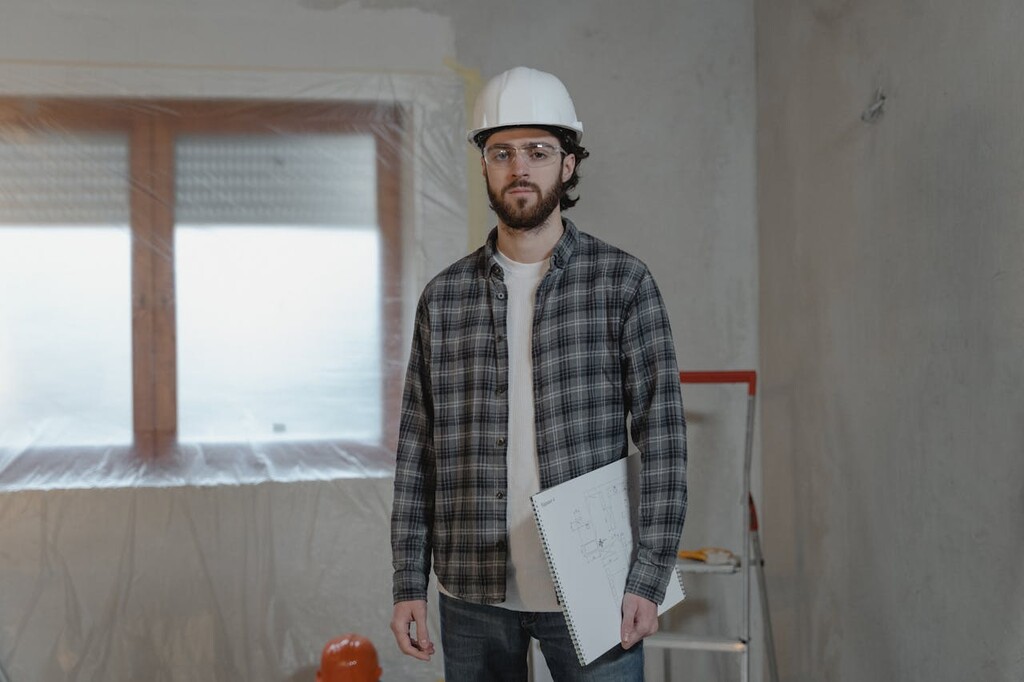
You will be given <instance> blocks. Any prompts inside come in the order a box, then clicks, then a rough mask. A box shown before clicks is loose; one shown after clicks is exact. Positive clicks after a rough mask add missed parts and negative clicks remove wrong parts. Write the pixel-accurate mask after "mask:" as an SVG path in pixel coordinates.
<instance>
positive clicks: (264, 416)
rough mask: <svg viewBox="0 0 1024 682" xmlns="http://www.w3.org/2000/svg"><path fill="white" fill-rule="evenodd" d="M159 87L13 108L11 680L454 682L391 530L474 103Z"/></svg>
mask: <svg viewBox="0 0 1024 682" xmlns="http://www.w3.org/2000/svg"><path fill="white" fill-rule="evenodd" d="M135 77H136V75H131V76H130V77H126V78H127V80H128V81H130V79H131V78H135ZM221 77H222V76H217V78H221ZM164 78H165V80H166V83H165V86H166V87H163V88H160V90H161V91H160V94H159V96H148V97H130V96H126V95H125V94H124V93H125V92H130V91H132V89H131V88H130V87H128V88H126V87H119V86H118V85H117V84H111V87H110V88H108V90H109V91H110V92H116V93H117V97H116V98H111V97H109V96H107V95H105V94H101V95H89V96H85V95H83V96H78V95H76V96H75V97H59V98H58V97H54V96H52V94H39V95H36V96H26V97H6V98H0V680H3V682H6V680H5V679H4V675H6V679H7V680H10V681H11V682H23V681H26V680H33V681H37V680H45V681H50V680H104V681H115V680H147V681H150V680H153V681H156V680H175V681H176V680H181V681H185V680H188V681H189V682H196V681H203V680H210V681H213V680H217V681H223V680H239V681H242V680H244V681H246V682H253V681H259V680H266V681H270V680H296V681H298V680H310V681H312V680H313V678H314V676H315V672H316V669H317V665H318V662H319V655H320V651H321V648H322V646H323V645H324V643H325V642H326V641H327V640H328V639H330V638H331V637H334V636H336V635H339V634H343V633H345V632H353V631H354V632H360V633H362V634H364V635H366V636H368V637H370V639H371V640H372V641H373V642H374V643H375V644H376V646H377V649H378V653H379V655H380V658H381V664H382V667H383V669H384V676H385V679H401V680H420V679H422V680H436V679H438V678H439V677H440V675H441V672H440V671H441V665H440V656H437V657H435V660H434V661H433V662H431V663H429V664H424V663H420V662H417V661H414V660H412V659H410V658H408V657H404V656H402V655H401V654H400V653H399V652H398V651H397V649H396V648H395V646H394V644H393V638H392V636H391V633H390V631H389V630H388V623H389V621H390V617H391V566H390V546H389V539H388V526H389V518H390V506H391V486H392V480H391V476H392V473H393V467H394V459H395V442H396V440H397V430H398V414H399V410H400V404H401V391H402V382H403V379H404V371H405V363H406V358H407V354H408V345H409V335H410V332H411V322H412V316H413V312H414V309H415V304H416V298H417V296H418V293H419V291H420V290H421V288H422V287H423V285H424V284H425V283H426V281H427V280H429V278H430V277H432V276H433V275H434V274H435V273H436V272H437V271H438V270H440V269H441V268H442V267H443V266H445V265H446V264H448V263H449V262H451V261H453V260H454V259H456V258H457V257H459V256H460V255H462V254H463V253H464V252H465V250H466V244H467V236H466V235H467V224H466V210H465V205H466V175H465V168H466V166H465V164H466V155H465V147H464V142H463V138H462V131H463V128H464V125H463V110H464V97H463V92H462V83H461V82H460V81H459V79H458V78H457V77H456V76H454V75H395V74H391V75H371V74H360V75H350V76H344V75H337V74H335V75H333V76H332V77H331V78H330V79H329V82H327V81H324V82H311V81H310V79H309V77H308V76H304V77H303V78H296V79H295V85H294V90H293V91H289V90H288V86H282V85H281V82H280V81H277V82H276V85H275V86H274V87H273V88H270V89H268V91H267V92H262V93H261V92H259V91H258V90H259V89H258V87H257V88H256V90H257V91H256V92H247V93H245V94H240V93H238V92H233V91H225V93H222V94H218V95H217V96H213V95H211V94H210V91H211V90H215V88H211V87H210V83H205V84H203V87H201V88H199V89H201V90H202V92H196V91H195V90H196V88H192V89H190V88H189V87H188V86H187V85H186V84H185V82H184V81H182V80H178V76H177V75H175V74H170V75H165V76H164ZM206 79H207V80H216V78H213V77H211V76H206ZM36 85H38V84H36ZM236 87H237V83H236ZM39 89H40V90H47V88H39ZM50 89H51V90H53V89H58V88H50ZM94 89H95V88H94ZM100 89H101V90H102V88H100ZM433 617H435V618H436V615H433ZM437 631H438V629H437V628H436V626H435V629H434V632H437Z"/></svg>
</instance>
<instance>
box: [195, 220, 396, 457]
mask: <svg viewBox="0 0 1024 682" xmlns="http://www.w3.org/2000/svg"><path fill="white" fill-rule="evenodd" d="M380 253H381V245H380V236H379V233H378V230H377V228H376V227H375V226H369V227H353V226H344V227H338V228H323V227H302V226H287V227H261V226H237V225H232V226H230V227H225V226H199V225H178V227H177V229H176V233H175V263H176V274H175V278H176V284H177V291H178V295H177V319H178V425H179V429H178V435H179V440H180V441H182V442H197V441H201V442H238V441H271V440H304V439H327V438H331V439H334V438H340V439H351V440H359V441H365V442H377V441H379V440H380V438H381V431H382V426H381V422H382V385H381V383H382V368H381V365H382V357H383V350H382V336H381V334H382V329H381V327H382V319H381V294H380V285H379V281H380V258H381V256H380Z"/></svg>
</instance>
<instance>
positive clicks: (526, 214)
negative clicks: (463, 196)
mask: <svg viewBox="0 0 1024 682" xmlns="http://www.w3.org/2000/svg"><path fill="white" fill-rule="evenodd" d="M519 187H525V188H527V189H532V190H533V191H534V192H536V193H537V194H538V195H540V199H538V201H537V204H536V205H535V206H534V207H533V208H526V207H525V204H526V202H527V201H528V198H527V197H522V198H520V197H513V198H511V199H508V200H505V199H504V196H505V193H506V192H509V191H511V190H513V189H516V188H519ZM563 187H564V183H563V182H562V176H561V175H559V176H558V178H557V179H556V180H555V184H554V185H553V186H552V187H551V189H550V190H549V191H548V192H547V193H544V192H542V191H541V189H540V187H538V186H537V185H535V184H533V183H532V182H527V181H526V180H516V181H515V182H513V183H510V184H509V185H507V186H505V187H504V188H502V190H501V196H499V195H498V194H496V193H495V192H494V190H493V189H491V183H489V182H488V183H487V197H488V198H489V199H490V200H491V209H492V210H493V211H494V212H495V213H496V214H497V215H498V218H499V219H500V220H501V222H502V223H503V224H504V225H507V226H508V227H511V228H512V229H516V230H533V229H535V228H537V227H540V226H541V225H543V224H544V222H545V221H546V220H547V219H548V217H549V216H550V215H551V212H552V211H554V210H555V207H556V206H558V203H559V202H560V201H561V200H562V194H563V193H564V190H563Z"/></svg>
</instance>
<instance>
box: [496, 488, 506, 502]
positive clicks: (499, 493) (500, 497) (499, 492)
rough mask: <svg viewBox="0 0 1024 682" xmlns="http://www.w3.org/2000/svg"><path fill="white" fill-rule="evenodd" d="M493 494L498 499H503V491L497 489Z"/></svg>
mask: <svg viewBox="0 0 1024 682" xmlns="http://www.w3.org/2000/svg"><path fill="white" fill-rule="evenodd" d="M494 496H495V497H497V498H498V499H499V500H504V499H505V491H503V490H499V491H498V492H497V493H495V495H494Z"/></svg>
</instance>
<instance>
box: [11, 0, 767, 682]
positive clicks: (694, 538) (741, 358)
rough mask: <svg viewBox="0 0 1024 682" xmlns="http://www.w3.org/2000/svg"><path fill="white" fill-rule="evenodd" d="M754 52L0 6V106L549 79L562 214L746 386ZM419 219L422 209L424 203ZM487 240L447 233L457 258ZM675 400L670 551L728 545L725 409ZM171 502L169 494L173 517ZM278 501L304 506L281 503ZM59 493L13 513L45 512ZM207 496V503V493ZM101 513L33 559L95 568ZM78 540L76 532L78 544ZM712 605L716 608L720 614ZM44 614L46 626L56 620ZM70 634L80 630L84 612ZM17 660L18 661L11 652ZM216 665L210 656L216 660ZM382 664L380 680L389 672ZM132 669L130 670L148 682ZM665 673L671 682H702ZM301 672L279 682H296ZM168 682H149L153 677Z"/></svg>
mask: <svg viewBox="0 0 1024 682" xmlns="http://www.w3.org/2000/svg"><path fill="white" fill-rule="evenodd" d="M753 37H754V17H753V7H752V5H751V3H749V2H747V1H746V0H729V1H727V2H725V1H723V0H684V1H677V0H671V1H669V0H665V1H653V0H652V1H648V2H639V3H621V2H613V1H611V0H596V1H593V2H584V1H583V0H568V1H567V2H562V3H556V4H551V3H544V2H540V1H539V0H524V1H523V2H519V3H502V2H497V1H496V0H485V1H480V0H448V1H442V0H438V1H437V2H414V1H411V0H410V1H401V0H389V1H379V2H370V1H366V2H347V3H343V2H335V1H332V0H214V1H213V2H198V1H195V0H175V2H171V3H168V2H162V1H158V0H143V1H141V2H140V1H138V0H53V1H52V2H47V3H42V4H41V3H37V2H31V1H29V0H10V1H8V2H6V3H5V5H4V17H3V21H2V22H0V93H2V94H18V93H45V94H59V95H68V96H89V95H97V94H102V95H120V96H147V95H164V96H169V95H176V94H177V95H183V94H189V95H192V96H209V97H224V96H262V97H274V96H301V97H325V96H331V95H332V93H336V92H338V88H337V85H338V83H339V82H341V81H345V82H351V79H353V78H355V79H357V80H358V79H359V78H360V76H361V75H362V74H370V75H374V74H382V73H383V74H398V77H400V78H401V79H402V83H403V84H404V85H403V88H404V89H405V91H408V92H416V91H417V90H416V87H415V84H413V85H411V86H410V85H409V84H408V82H407V81H408V78H412V79H413V80H415V79H416V78H418V77H421V76H422V77H425V78H427V79H430V78H433V77H435V76H438V75H441V76H442V77H443V76H448V75H451V73H452V70H451V68H452V67H453V66H455V65H458V66H460V67H462V68H463V69H465V70H464V71H461V72H460V73H461V74H462V75H463V76H465V77H466V81H465V83H466V88H467V90H469V91H471V90H472V87H473V85H474V83H476V84H477V85H478V84H479V79H480V78H484V79H485V78H488V77H490V76H492V75H494V74H496V73H498V72H499V71H501V70H504V69H505V68H508V67H510V66H513V65H517V64H525V65H529V66H534V67H537V68H541V69H545V70H550V71H553V72H555V73H557V74H558V75H559V76H560V77H562V78H563V80H564V81H565V82H566V83H567V84H568V86H569V88H570V90H571V91H572V93H573V96H574V98H575V101H576V106H577V109H578V111H579V114H580V116H581V118H582V120H583V121H584V123H585V125H586V130H587V133H586V144H587V145H588V147H590V149H591V151H592V152H593V157H592V158H591V159H590V160H588V161H587V163H586V164H585V167H584V168H583V169H582V172H583V176H584V179H583V181H582V183H581V185H580V192H581V195H582V200H581V202H580V205H579V206H578V207H577V208H575V209H573V210H572V211H571V212H570V214H569V215H570V216H571V217H573V218H574V219H575V220H576V221H577V222H578V224H579V225H580V226H581V227H582V228H583V229H585V230H588V231H591V232H593V233H594V234H596V235H598V236H600V237H602V238H605V239H607V240H609V241H611V242H613V243H615V244H617V245H619V246H622V247H624V248H626V249H628V250H630V251H632V252H634V253H636V254H637V255H638V256H640V257H641V258H643V259H644V260H645V261H646V262H647V263H648V264H649V265H650V267H651V269H652V271H653V272H654V274H655V277H656V278H657V280H658V282H659V284H660V286H661V288H662V290H663V293H664V295H665V298H666V300H667V302H668V306H669V312H670V316H671V319H672V322H673V325H674V328H675V332H676V338H677V346H678V355H679V360H680V363H681V364H682V365H683V366H684V367H685V368H687V369H727V368H750V367H754V366H756V364H757V339H758V329H757V246H756V235H755V162H754V151H755V150H754V111H755V109H754V103H755V102H754V47H753V46H754V42H753ZM373 82H375V83H380V82H381V81H380V80H379V79H378V80H375V81H373ZM384 82H387V81H384ZM375 92H377V91H375V90H374V91H367V92H361V93H359V95H361V96H363V97H372V96H374V94H375ZM423 123H424V124H425V125H430V123H431V122H430V121H429V120H426V121H424V122H423ZM452 144H453V145H460V144H461V142H460V141H459V140H458V139H454V140H453V141H452ZM442 156H444V155H442ZM426 165H429V164H426ZM473 170H474V169H473V167H472V166H470V171H471V172H472V171H473ZM477 188H478V189H482V186H479V185H478V186H477ZM463 189H464V188H453V187H443V188H442V192H440V198H441V200H442V201H443V202H449V201H450V200H451V197H453V196H458V194H459V193H460V192H461V191H462V190H463ZM468 194H469V195H470V196H476V195H474V194H473V192H472V191H470V192H468ZM437 198H438V197H437V196H435V197H434V199H437ZM460 198H461V197H460ZM474 200H477V199H474ZM424 207H425V208H424ZM418 208H422V209H423V210H436V209H437V207H436V206H434V205H433V204H431V200H425V201H424V202H423V203H422V204H420V205H419V206H418ZM442 208H443V210H446V211H450V212H451V215H452V216H453V219H455V218H456V217H457V218H459V219H463V217H462V216H461V214H460V213H459V211H456V210H454V209H451V208H450V207H442ZM487 227H488V224H483V225H481V224H477V223H474V224H471V225H468V226H466V228H467V231H468V233H469V234H471V235H473V238H472V239H470V244H471V245H472V246H475V245H476V244H477V243H478V242H479V238H480V237H482V235H483V233H484V231H485V230H486V228H487ZM470 244H467V245H466V248H469V246H470ZM430 246H431V245H430V244H429V243H428V244H425V245H424V248H429V247H430ZM446 248H448V247H446ZM448 250H449V251H451V254H450V256H451V258H452V259H454V258H455V257H457V256H458V255H460V253H459V252H458V251H459V249H458V248H457V247H456V248H448ZM436 251H437V249H435V252H436ZM436 256H437V254H436V253H434V254H433V255H432V256H431V258H435V257H436ZM418 274H420V275H423V274H425V273H418ZM687 402H688V406H689V407H690V408H691V410H693V417H692V421H691V425H692V427H693V430H692V434H693V436H692V439H691V452H692V455H691V471H692V472H693V479H692V480H693V481H694V483H693V488H692V492H691V509H692V511H691V514H690V518H689V522H688V527H687V531H686V541H687V544H689V545H691V546H700V545H701V544H728V543H729V542H730V540H729V539H724V540H723V534H724V533H726V532H732V531H734V530H735V529H736V528H737V527H738V526H739V522H741V519H739V518H737V516H738V514H737V513H736V511H737V510H733V513H731V514H730V513H728V512H726V513H724V514H723V513H722V512H721V511H720V509H721V504H720V502H721V500H722V499H724V498H728V497H730V496H731V493H729V492H727V490H729V489H728V488H727V486H734V485H735V483H734V482H735V480H736V476H735V474H736V469H735V462H736V460H735V459H734V458H735V457H736V456H738V455H739V454H741V453H740V448H741V447H742V435H743V434H742V408H743V404H742V401H740V402H739V403H736V402H734V401H732V398H731V396H729V395H726V394H725V393H717V392H713V393H711V394H707V395H699V394H698V392H694V393H693V394H688V395H687ZM723 461H727V462H729V463H730V466H733V470H732V471H731V472H730V471H729V470H728V469H727V468H725V467H723V466H722V462H723ZM282 485H283V486H284V488H281V487H280V486H279V487H276V488H275V491H276V492H275V494H277V495H286V494H287V486H288V484H282ZM189 494H190V493H189V491H183V492H182V493H181V499H182V503H185V501H186V500H187V499H188V497H189ZM225 494H227V493H225ZM250 494H251V495H256V494H257V493H256V492H255V491H253V492H251V493H250ZM295 494H296V495H301V494H305V493H303V492H302V490H301V489H299V488H298V487H296V489H295ZM66 495H68V493H61V492H59V491H54V492H51V493H45V494H41V495H40V496H33V497H32V498H31V499H39V503H40V505H46V504H49V505H64V504H66V503H65V502H64V501H63V496H66ZM206 495H213V498H212V499H211V500H210V501H209V503H210V504H214V505H216V504H217V501H216V492H213V493H209V492H207V493H204V499H207V498H206V497H205V496H206ZM48 496H52V498H49V499H48ZM83 496H84V497H83ZM105 499H106V494H105V491H102V490H97V491H95V493H94V495H93V496H90V495H89V494H88V493H78V494H77V496H76V497H75V500H76V501H79V500H84V501H83V502H82V504H83V505H84V507H83V508H88V509H91V510H93V512H92V513H93V514H94V518H93V522H94V526H92V527H93V528H94V529H95V531H96V534H95V535H94V536H92V537H84V538H82V537H79V538H78V539H77V540H76V542H75V543H74V544H60V545H58V546H54V547H51V551H54V552H57V553H59V554H61V555H64V556H66V558H67V560H68V563H69V564H73V565H79V566H88V565H89V561H88V554H87V553H88V552H98V551H102V547H101V544H102V542H104V541H105V540H104V539H105V538H107V537H108V535H107V534H106V533H105V531H104V525H105V524H107V525H109V521H110V519H114V518H117V517H118V514H119V513H120V511H119V509H118V508H117V506H116V505H115V504H114V503H113V502H111V503H110V504H109V505H108V506H107V507H104V500H105ZM137 499H138V504H139V505H140V506H141V507H143V508H142V509H140V514H145V513H147V510H146V509H145V508H144V507H145V505H147V504H149V502H148V501H147V499H148V498H147V496H145V495H140V496H138V498H137ZM12 504H13V503H12ZM104 509H106V511H104ZM77 527H78V528H79V529H82V532H86V533H87V531H88V528H89V527H90V526H89V524H88V523H84V524H79V525H78V526H77ZM293 530H294V529H293ZM733 536H735V533H733ZM732 539H733V540H735V537H733V538H732ZM112 541H114V540H112ZM733 546H735V544H733ZM268 551H271V552H273V551H275V550H274V548H273V547H271V548H268ZM14 555H16V552H15V550H14V549H13V548H4V551H0V575H4V574H5V573H6V569H5V568H4V566H3V563H2V562H4V561H8V560H11V557H12V556H14ZM223 560H224V561H227V562H230V558H225V559H223ZM6 574H8V575H9V573H6ZM185 578H187V576H185ZM4 589H5V590H6V589H14V590H17V589H23V588H22V586H20V585H8V586H5V588H4ZM145 589H146V586H144V585H140V586H139V590H143V591H144V590H145ZM718 589H719V587H714V586H708V588H707V591H705V592H702V591H700V590H696V591H695V590H693V589H692V588H691V593H692V595H693V596H692V598H691V599H692V601H691V604H694V605H695V608H696V611H697V616H698V620H699V619H701V618H703V620H704V621H707V620H708V618H707V617H706V616H707V615H708V614H709V613H712V612H714V611H715V610H716V609H718V608H719V607H720V606H721V603H722V600H723V599H725V597H724V596H716V594H717V593H715V592H714V590H718ZM726 604H727V605H728V606H730V607H734V606H735V600H731V601H728V600H727V601H726ZM733 611H734V609H733ZM54 613H55V614H56V615H54V618H57V619H58V621H55V622H58V623H59V618H60V617H61V615H60V611H59V610H57V611H55V612H54ZM265 616H266V614H262V613H260V614H255V615H254V616H253V617H254V619H256V620H257V621H258V620H259V619H260V618H264V617H265ZM71 617H72V616H69V618H71ZM73 617H75V618H79V617H80V618H84V619H86V620H88V619H89V618H90V614H78V615H74V616H73ZM733 620H734V619H733ZM715 624H716V623H715V622H711V623H710V624H708V623H707V622H704V623H703V625H704V626H706V627H711V626H713V625H715ZM724 625H730V626H731V625H735V623H734V622H732V621H730V622H728V623H724ZM11 627H14V628H15V629H17V625H16V624H11V623H6V622H3V621H0V657H2V656H6V655H9V654H10V653H11V652H12V650H13V648H14V646H15V645H14V644H13V643H12V641H10V639H9V638H8V637H7V636H5V635H4V634H3V633H5V632H8V633H9V632H10V628H11ZM57 627H58V628H59V627H60V625H58V626H57ZM44 629H45V628H44ZM19 631H20V630H19ZM51 631H52V629H51ZM288 646H289V647H291V648H290V649H289V651H288V656H285V657H280V656H279V657H276V658H275V659H274V660H276V661H278V662H280V661H294V660H297V659H308V665H313V664H314V663H315V661H314V660H313V659H314V658H315V655H316V650H317V648H318V646H319V643H318V642H309V641H302V642H290V643H289V645H288ZM383 646H385V647H390V643H389V642H387V641H385V642H383ZM54 650H55V651H57V649H56V647H55V649H54ZM19 651H21V652H22V656H26V654H25V652H26V649H25V648H24V645H22V647H21V648H20V649H19ZM222 653H223V652H218V651H214V652H212V653H211V657H212V659H215V660H220V659H223V656H220V654H222ZM219 656H220V659H219V658H218V657H219ZM30 658H31V660H30ZM392 660H393V659H390V658H389V659H388V660H387V661H386V663H385V670H386V671H387V670H388V669H389V667H390V670H391V671H392V672H395V671H396V670H398V669H399V668H398V665H397V664H392V663H391V661H392ZM64 663H65V664H66V660H65V661H64ZM135 663H136V664H137V665H136V667H135V668H134V670H137V671H144V670H145V666H146V665H153V666H158V663H157V662H155V661H147V660H140V661H137V662H135ZM674 664H675V665H679V666H682V667H681V670H686V671H687V673H688V675H690V676H692V674H693V673H692V671H693V670H702V669H698V668H692V667H691V666H693V665H698V664H695V663H674ZM47 665H49V666H50V667H49V668H45V667H44V666H47ZM282 665H284V664H282ZM308 665H307V666H304V667H301V668H295V669H294V670H293V671H292V672H294V673H295V674H296V675H300V676H301V675H302V674H304V673H305V672H308ZM284 667H286V666H284ZM43 669H47V670H50V669H55V668H54V665H53V664H52V661H51V662H47V661H39V660H36V657H25V658H22V659H19V663H18V672H19V673H27V674H28V675H29V676H32V675H33V674H35V673H36V672H38V671H39V670H43ZM407 669H408V668H407V667H406V666H404V665H403V666H402V667H401V670H403V671H404V670H407ZM435 671H436V668H423V669H422V678H423V679H432V678H431V675H433V674H434V673H435ZM139 674H140V675H142V674H144V672H139ZM182 674H185V673H183V672H182V671H168V670H163V671H159V674H158V670H157V668H154V669H153V679H179V678H180V675H182ZM250 674H254V675H257V676H258V675H259V674H267V675H272V674H273V671H271V670H264V671H262V672H261V671H259V670H253V671H250ZM723 674H724V675H725V677H724V679H730V678H731V677H732V675H733V669H732V668H729V667H728V666H726V667H725V672H724V673H723ZM176 675H177V677H176ZM399 675H400V676H404V677H403V678H404V679H413V676H412V674H410V673H405V672H399ZM710 675H711V673H709V674H708V675H704V676H703V679H710V678H711V677H710ZM22 676H24V674H23V675H22ZM249 679H258V678H252V677H250V678H249ZM267 679H270V678H269V677H268V678H267ZM666 679H667V678H666ZM680 679H681V678H680Z"/></svg>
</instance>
